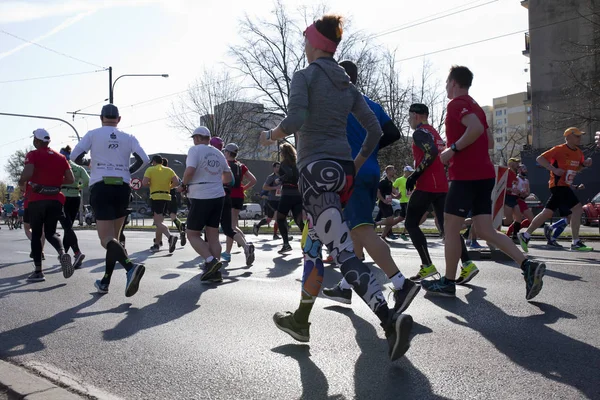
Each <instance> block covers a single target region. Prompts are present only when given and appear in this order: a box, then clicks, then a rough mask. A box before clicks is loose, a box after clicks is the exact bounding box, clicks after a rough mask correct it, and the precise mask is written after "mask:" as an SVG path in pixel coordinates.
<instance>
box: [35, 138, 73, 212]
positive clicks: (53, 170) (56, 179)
mask: <svg viewBox="0 0 600 400" xmlns="http://www.w3.org/2000/svg"><path fill="white" fill-rule="evenodd" d="M27 164H32V165H33V175H32V176H31V179H30V180H29V181H30V182H31V183H32V185H33V184H37V185H41V186H47V187H55V188H60V187H61V186H62V184H63V181H64V176H65V171H67V170H70V169H71V166H70V165H69V162H68V161H67V159H66V158H65V156H63V155H62V154H60V153H58V152H56V151H54V150H52V149H51V148H49V147H43V148H41V149H37V150H33V151H30V152H29V153H27V155H26V156H25V165H27ZM40 200H58V201H60V202H61V204H65V195H64V194H62V193H61V192H60V191H59V192H58V193H57V194H51V195H48V194H41V193H36V192H34V191H33V188H32V190H30V193H29V202H32V201H40Z"/></svg>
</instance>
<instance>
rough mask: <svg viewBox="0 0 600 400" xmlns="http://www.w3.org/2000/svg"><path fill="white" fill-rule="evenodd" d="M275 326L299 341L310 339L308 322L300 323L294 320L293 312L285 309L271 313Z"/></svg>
mask: <svg viewBox="0 0 600 400" xmlns="http://www.w3.org/2000/svg"><path fill="white" fill-rule="evenodd" d="M273 322H275V326H276V327H277V328H279V329H281V330H282V331H284V332H285V333H287V334H288V335H290V336H291V337H293V338H294V339H296V340H297V341H299V342H308V341H309V340H310V322H308V323H306V324H301V323H299V322H296V320H295V319H294V314H293V313H291V312H289V311H286V312H285V313H281V312H278V313H275V315H273Z"/></svg>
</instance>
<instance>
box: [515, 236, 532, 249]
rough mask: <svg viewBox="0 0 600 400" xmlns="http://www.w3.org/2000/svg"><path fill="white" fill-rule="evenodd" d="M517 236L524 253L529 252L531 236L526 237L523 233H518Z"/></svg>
mask: <svg viewBox="0 0 600 400" xmlns="http://www.w3.org/2000/svg"><path fill="white" fill-rule="evenodd" d="M518 236H519V242H520V244H521V248H522V249H523V251H524V252H525V253H527V252H529V241H530V240H531V238H526V237H525V234H524V233H520V232H519V234H518Z"/></svg>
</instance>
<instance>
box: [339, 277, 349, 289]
mask: <svg viewBox="0 0 600 400" xmlns="http://www.w3.org/2000/svg"><path fill="white" fill-rule="evenodd" d="M340 288H342V289H352V285H350V284H349V283H348V282H347V281H346V278H342V280H341V281H340Z"/></svg>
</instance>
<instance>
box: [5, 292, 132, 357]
mask: <svg viewBox="0 0 600 400" xmlns="http://www.w3.org/2000/svg"><path fill="white" fill-rule="evenodd" d="M59 286H60V285H59ZM48 289H52V288H48ZM100 297H101V296H98V295H97V294H94V295H93V296H92V297H91V298H90V299H89V300H86V301H85V302H83V303H81V304H80V305H78V306H75V307H72V308H69V309H67V310H64V311H61V312H60V313H58V314H56V315H53V316H52V317H50V318H46V319H44V320H41V321H36V322H34V323H32V324H29V325H25V326H22V327H19V328H15V329H12V330H10V331H5V332H2V333H0V357H15V356H21V355H24V354H31V353H35V352H38V351H40V350H43V349H44V348H45V347H46V346H45V345H44V343H43V342H42V340H41V339H42V338H43V337H45V336H47V335H49V334H51V333H52V332H55V331H57V330H58V329H60V328H62V327H63V326H65V325H68V324H70V323H72V322H74V321H75V320H76V319H79V318H85V317H91V316H94V315H100V314H107V313H122V312H125V311H126V310H127V309H128V308H129V306H130V304H121V305H120V306H118V307H115V308H112V309H110V310H104V311H92V312H81V310H84V309H85V308H87V307H90V306H91V305H93V304H94V303H95V302H96V301H98V299H100Z"/></svg>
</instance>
